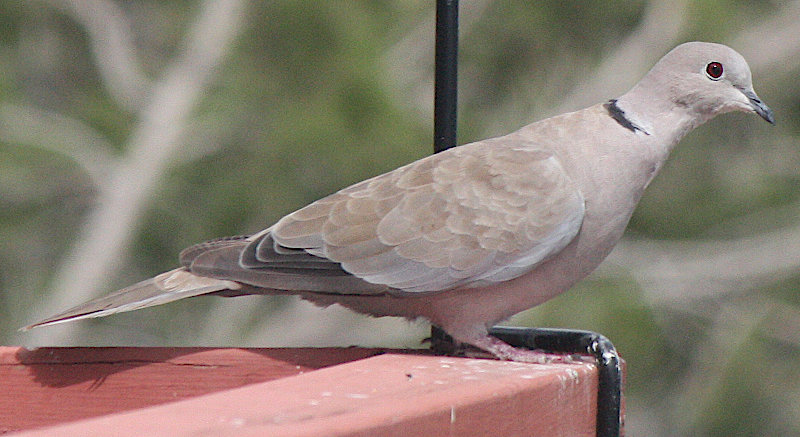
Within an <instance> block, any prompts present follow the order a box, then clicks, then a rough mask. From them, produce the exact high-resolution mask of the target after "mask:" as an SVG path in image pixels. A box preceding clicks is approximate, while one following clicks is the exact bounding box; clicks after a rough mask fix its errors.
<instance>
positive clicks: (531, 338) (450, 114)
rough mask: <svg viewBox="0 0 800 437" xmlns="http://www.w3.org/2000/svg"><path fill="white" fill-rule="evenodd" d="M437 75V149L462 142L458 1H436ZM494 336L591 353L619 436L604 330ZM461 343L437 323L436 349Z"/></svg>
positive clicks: (601, 435) (605, 422)
mask: <svg viewBox="0 0 800 437" xmlns="http://www.w3.org/2000/svg"><path fill="white" fill-rule="evenodd" d="M435 56H436V75H435V92H434V117H433V123H434V129H433V130H434V152H437V153H438V152H441V151H442V150H445V149H448V148H450V147H453V146H455V145H456V127H457V123H456V121H457V119H456V115H457V111H456V106H457V95H458V92H457V91H458V75H457V71H458V70H457V66H458V0H437V1H436V55H435ZM489 333H490V334H491V335H494V336H496V337H497V338H499V339H501V340H503V341H505V342H506V343H508V344H510V345H512V346H514V347H525V348H529V349H542V350H546V351H549V352H556V353H569V354H589V355H592V356H594V358H595V362H596V365H597V369H598V383H597V390H598V393H597V436H598V437H618V436H619V435H620V431H621V425H622V368H621V366H620V359H619V355H618V354H617V350H616V349H615V348H614V345H613V344H611V342H610V341H609V340H608V339H607V338H606V337H604V336H603V335H601V334H597V333H595V332H590V331H576V330H569V329H537V328H516V327H494V328H492V329H491V330H490V332H489ZM454 345H455V343H454V341H453V340H452V338H450V336H448V335H447V334H446V333H445V332H444V331H443V330H442V329H440V328H438V327H436V326H431V349H433V350H434V352H435V353H442V352H448V351H450V352H452V350H453V349H455V346H454Z"/></svg>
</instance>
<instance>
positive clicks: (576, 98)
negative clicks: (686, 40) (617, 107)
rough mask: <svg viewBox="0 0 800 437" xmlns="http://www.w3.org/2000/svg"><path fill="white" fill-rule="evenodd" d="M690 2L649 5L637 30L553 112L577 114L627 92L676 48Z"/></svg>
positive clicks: (666, 2) (661, 2)
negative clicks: (655, 64) (660, 59)
mask: <svg viewBox="0 0 800 437" xmlns="http://www.w3.org/2000/svg"><path fill="white" fill-rule="evenodd" d="M688 3H689V2H688V1H687V0H679V1H668V0H659V1H651V2H649V3H648V4H647V9H646V11H645V13H644V16H643V17H642V20H641V22H640V23H639V26H638V27H637V28H636V30H634V31H633V32H631V33H630V34H628V35H627V36H626V37H625V39H624V40H623V41H621V42H620V43H619V44H617V45H616V46H614V47H613V50H612V51H611V52H609V53H607V54H606V56H604V57H603V61H602V62H601V63H600V65H599V66H598V67H597V68H596V69H595V70H594V71H593V72H592V74H591V75H590V76H588V77H589V80H587V81H586V82H583V83H581V84H579V85H578V86H576V87H575V88H573V89H572V91H571V92H570V93H569V94H568V95H567V96H566V97H565V98H564V99H563V100H562V101H561V103H560V104H559V105H558V109H555V108H554V111H553V112H554V113H561V112H565V111H574V110H575V109H578V108H583V107H586V106H590V105H594V104H595V103H597V102H602V101H605V100H608V98H609V97H613V96H617V95H620V94H622V93H624V92H625V91H627V89H628V88H630V87H631V86H633V84H635V83H636V82H637V81H638V80H639V78H641V77H642V75H643V74H644V73H645V72H646V71H647V70H648V69H650V67H652V66H653V63H654V62H655V61H656V60H658V59H659V58H660V57H661V56H663V55H664V54H665V53H666V52H667V51H668V50H670V49H672V48H673V47H674V46H675V42H676V41H677V40H678V39H679V37H680V35H681V33H682V32H683V30H684V27H685V25H686V22H687V17H688V15H687V14H686V8H687V6H688ZM620 66H624V68H620Z"/></svg>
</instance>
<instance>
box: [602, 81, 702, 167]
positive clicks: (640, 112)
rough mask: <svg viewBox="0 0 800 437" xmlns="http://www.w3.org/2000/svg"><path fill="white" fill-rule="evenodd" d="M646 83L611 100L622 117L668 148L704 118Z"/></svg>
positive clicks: (670, 148) (669, 149) (673, 145)
mask: <svg viewBox="0 0 800 437" xmlns="http://www.w3.org/2000/svg"><path fill="white" fill-rule="evenodd" d="M643 85H645V86H643ZM646 85H647V84H646V83H645V84H642V83H640V84H639V85H637V86H635V87H634V88H633V89H631V90H630V91H628V92H627V93H625V94H623V95H622V96H620V97H619V98H617V99H614V100H612V101H613V102H614V106H615V107H616V108H617V110H619V111H621V112H622V113H623V114H624V116H625V118H627V119H628V120H630V122H631V123H633V124H634V125H636V126H639V127H640V128H641V129H642V130H643V131H645V132H647V133H648V134H650V135H651V136H652V137H653V138H657V139H658V142H659V143H660V144H661V145H662V146H663V147H666V148H667V149H668V151H671V150H672V148H673V147H675V145H676V144H678V142H679V141H680V140H681V139H682V138H683V137H684V136H686V134H688V133H689V132H691V130H692V129H694V128H696V127H697V126H700V125H701V124H703V123H705V122H706V119H704V118H702V117H699V116H698V115H697V114H696V113H694V112H693V111H691V110H690V108H687V107H684V106H681V105H678V104H676V102H673V101H671V100H669V99H666V98H664V97H663V95H658V94H656V93H653V92H651V91H649V90H650V89H652V88H654V87H648V86H646ZM662 94H663V93H662ZM609 103H611V102H609Z"/></svg>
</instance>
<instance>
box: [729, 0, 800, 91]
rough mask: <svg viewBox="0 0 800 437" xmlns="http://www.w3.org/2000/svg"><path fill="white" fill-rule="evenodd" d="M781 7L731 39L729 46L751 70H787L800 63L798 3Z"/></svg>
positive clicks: (799, 7)
mask: <svg viewBox="0 0 800 437" xmlns="http://www.w3.org/2000/svg"><path fill="white" fill-rule="evenodd" d="M783 4H784V5H785V6H784V7H783V8H782V9H781V10H780V11H778V12H777V13H776V14H774V15H772V16H771V17H770V18H768V19H766V20H764V21H762V22H761V23H758V24H756V25H755V26H751V27H748V28H747V30H745V31H743V32H742V33H740V34H739V35H737V36H736V37H734V38H733V39H732V42H731V45H732V46H733V47H735V48H736V49H737V50H738V51H739V52H740V53H741V54H742V55H743V56H744V57H745V59H747V62H748V63H749V64H750V67H751V68H752V69H753V70H763V71H765V72H773V71H774V70H783V71H787V70H789V68H787V67H789V66H794V65H797V63H798V61H799V60H800V20H798V19H797V17H798V16H800V1H792V2H790V3H788V4H787V3H783ZM787 64H788V65H787ZM771 75H772V74H770V75H769V76H771Z"/></svg>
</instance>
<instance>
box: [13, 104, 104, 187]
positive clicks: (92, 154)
mask: <svg viewBox="0 0 800 437" xmlns="http://www.w3.org/2000/svg"><path fill="white" fill-rule="evenodd" d="M0 141H3V142H6V143H11V144H24V145H26V146H28V147H41V148H46V149H48V150H51V151H53V152H56V153H60V154H63V155H66V156H67V157H68V158H69V159H71V160H72V161H74V162H76V163H77V164H78V165H80V166H81V167H83V169H84V170H85V171H86V173H87V174H88V175H89V177H91V178H92V181H93V182H94V183H95V185H97V186H99V185H101V184H102V183H103V182H104V177H105V176H106V174H107V170H108V168H109V165H110V163H111V162H112V159H113V157H112V156H111V155H110V154H109V153H108V152H109V151H110V150H112V147H111V145H110V144H109V143H108V142H107V141H106V140H105V138H103V136H102V135H101V134H100V133H99V132H97V131H96V130H94V129H93V128H92V127H91V126H88V125H86V124H84V123H82V122H81V121H80V120H76V119H73V118H69V117H66V116H64V115H60V114H56V113H53V112H48V111H43V110H41V109H38V108H34V107H30V106H24V105H14V104H10V103H4V104H0Z"/></svg>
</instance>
